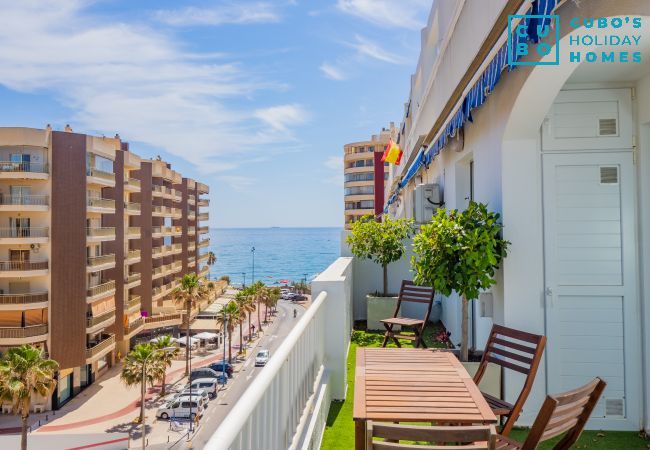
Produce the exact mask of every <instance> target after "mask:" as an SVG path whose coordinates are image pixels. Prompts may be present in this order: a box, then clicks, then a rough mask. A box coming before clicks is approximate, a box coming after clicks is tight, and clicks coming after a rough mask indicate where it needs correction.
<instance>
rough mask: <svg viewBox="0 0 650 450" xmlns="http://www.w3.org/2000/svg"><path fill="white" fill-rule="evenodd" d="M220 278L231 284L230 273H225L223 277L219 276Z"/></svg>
mask: <svg viewBox="0 0 650 450" xmlns="http://www.w3.org/2000/svg"><path fill="white" fill-rule="evenodd" d="M219 280H220V281H225V282H226V283H228V284H230V277H229V276H228V275H223V276H222V277H221V278H219Z"/></svg>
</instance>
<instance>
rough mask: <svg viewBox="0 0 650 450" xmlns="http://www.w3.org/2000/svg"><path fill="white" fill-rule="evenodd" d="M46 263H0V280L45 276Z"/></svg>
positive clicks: (46, 271) (29, 261) (28, 261)
mask: <svg viewBox="0 0 650 450" xmlns="http://www.w3.org/2000/svg"><path fill="white" fill-rule="evenodd" d="M47 273H48V262H47V261H31V260H27V261H0V278H7V277H10V278H14V277H35V276H42V275H47Z"/></svg>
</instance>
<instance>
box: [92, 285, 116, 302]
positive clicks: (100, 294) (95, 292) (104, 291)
mask: <svg viewBox="0 0 650 450" xmlns="http://www.w3.org/2000/svg"><path fill="white" fill-rule="evenodd" d="M111 295H115V280H111V281H107V282H105V283H102V284H98V285H97V286H92V287H89V288H88V289H87V290H86V302H88V303H92V302H94V301H95V300H99V299H100V298H104V297H110V296H111Z"/></svg>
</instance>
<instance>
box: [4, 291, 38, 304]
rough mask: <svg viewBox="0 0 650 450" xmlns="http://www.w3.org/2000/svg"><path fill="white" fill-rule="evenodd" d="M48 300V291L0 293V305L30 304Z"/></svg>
mask: <svg viewBox="0 0 650 450" xmlns="http://www.w3.org/2000/svg"><path fill="white" fill-rule="evenodd" d="M47 301H48V295H47V292H33V293H32V292H30V293H26V294H0V305H28V304H30V303H44V302H47Z"/></svg>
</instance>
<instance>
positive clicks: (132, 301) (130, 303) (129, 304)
mask: <svg viewBox="0 0 650 450" xmlns="http://www.w3.org/2000/svg"><path fill="white" fill-rule="evenodd" d="M141 302H142V299H141V298H140V296H139V295H131V296H129V299H128V300H127V301H126V302H124V307H125V309H127V310H129V309H131V308H135V307H136V306H140V303H141Z"/></svg>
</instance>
